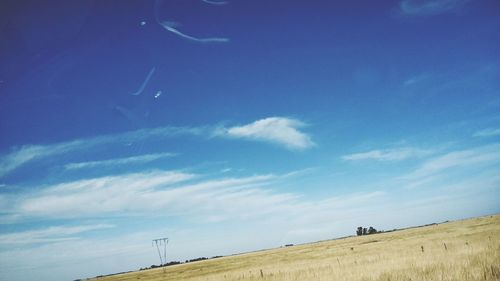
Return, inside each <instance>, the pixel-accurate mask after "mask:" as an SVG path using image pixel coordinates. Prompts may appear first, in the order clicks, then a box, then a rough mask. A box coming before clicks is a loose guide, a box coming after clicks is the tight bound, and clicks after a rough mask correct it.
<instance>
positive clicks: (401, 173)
mask: <svg viewBox="0 0 500 281" xmlns="http://www.w3.org/2000/svg"><path fill="white" fill-rule="evenodd" d="M499 34H500V5H499V4H498V1H495V0H483V1H474V0H469V1H467V0H419V1H417V0H394V1H327V0H324V1H322V0H313V1H289V0H287V1H284V0H283V1H281V0H280V1H274V0H273V1H267V0H252V1H238V0H227V1H222V0H213V1H201V0H189V1H188V0H177V1H175V0H164V1H2V2H1V3H0V279H2V280H34V279H36V280H71V279H76V278H83V277H91V276H95V275H99V274H109V273H114V272H119V271H127V270H135V269H138V268H140V267H146V266H150V265H151V264H158V263H159V259H158V257H157V253H156V249H155V248H152V247H151V239H154V238H160V237H169V238H170V244H169V245H168V253H167V257H168V260H169V261H171V260H181V261H183V260H185V259H191V258H196V257H202V256H205V257H210V256H215V255H227V254H234V253H240V252H245V251H251V250H258V249H263V248H269V247H278V246H281V245H284V244H288V243H303V242H311V241H317V240H321V239H329V238H334V237H339V236H344V235H352V234H354V232H355V229H356V227H357V226H360V225H362V226H365V227H367V226H374V227H375V228H377V229H393V228H398V227H405V226H412V225H419V224H425V223H432V222H440V221H444V220H454V219H461V218H467V217H472V216H480V215H486V214H492V213H498V212H499V211H500V205H499V203H498V202H499V199H500V173H499V171H500V36H498V35H499Z"/></svg>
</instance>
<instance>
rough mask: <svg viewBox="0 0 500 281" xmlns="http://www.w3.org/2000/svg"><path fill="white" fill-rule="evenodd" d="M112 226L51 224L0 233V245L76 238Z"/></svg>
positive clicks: (50, 241)
mask: <svg viewBox="0 0 500 281" xmlns="http://www.w3.org/2000/svg"><path fill="white" fill-rule="evenodd" d="M112 227H114V226H113V225H110V224H96V225H80V226H69V227H68V226H52V227H48V228H45V229H38V230H29V231H22V232H14V233H7V234H0V246H1V245H9V246H11V245H12V244H34V243H52V242H61V241H67V240H74V239H78V237H76V236H75V235H76V234H80V233H83V232H89V231H94V230H100V229H108V228H112Z"/></svg>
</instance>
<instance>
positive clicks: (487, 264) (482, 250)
mask: <svg viewBox="0 0 500 281" xmlns="http://www.w3.org/2000/svg"><path fill="white" fill-rule="evenodd" d="M499 232H500V215H495V216H487V217H481V218H474V219H469V220H464V221H457V222H450V223H444V224H435V225H429V226H425V227H418V228H411V229H405V230H400V231H393V232H386V233H378V234H374V235H368V236H359V237H349V238H344V239H338V240H330V241H322V242H317V243H311V244H304V245H297V246H292V247H283V248H279V249H273V250H266V251H260V252H255V253H248V254H243V255H238V256H231V257H222V258H218V259H210V260H204V261H200V262H193V263H188V264H180V265H174V266H170V267H163V268H156V269H151V270H143V271H139V272H133V273H127V274H120V275H114V276H109V277H102V278H97V280H102V281H121V280H123V281H125V280H147V281H159V280H189V281H219V280H248V281H253V280H273V281H292V280H297V281H299V280H345V281H348V280H353V281H354V280H362V281H383V280H388V281H389V280H396V281H398V280H400V281H409V280H412V281H424V280H439V281H448V280H449V281H452V280H461V281H462V280H463V281H465V280H486V281H497V280H500V237H499V236H498V235H497V234H498V233H499Z"/></svg>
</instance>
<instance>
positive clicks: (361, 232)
mask: <svg viewBox="0 0 500 281" xmlns="http://www.w3.org/2000/svg"><path fill="white" fill-rule="evenodd" d="M356 235H358V236H360V235H363V227H362V226H360V227H358V230H356Z"/></svg>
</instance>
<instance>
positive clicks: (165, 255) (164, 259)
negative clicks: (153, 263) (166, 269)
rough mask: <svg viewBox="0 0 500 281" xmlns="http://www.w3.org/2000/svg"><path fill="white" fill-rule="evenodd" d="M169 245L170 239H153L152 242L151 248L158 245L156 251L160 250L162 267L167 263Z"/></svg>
mask: <svg viewBox="0 0 500 281" xmlns="http://www.w3.org/2000/svg"><path fill="white" fill-rule="evenodd" d="M162 242H163V257H162V255H161V254H162V253H161V250H160V248H161V245H162ZM167 244H168V238H158V239H153V241H152V242H151V246H152V247H154V245H156V249H157V250H158V256H160V265H164V264H166V263H167Z"/></svg>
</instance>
